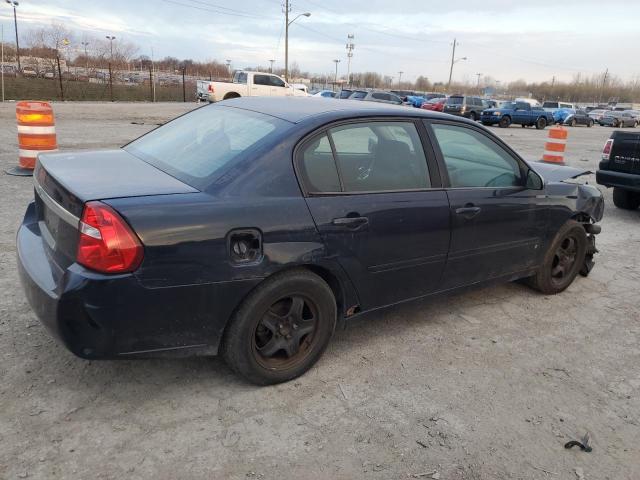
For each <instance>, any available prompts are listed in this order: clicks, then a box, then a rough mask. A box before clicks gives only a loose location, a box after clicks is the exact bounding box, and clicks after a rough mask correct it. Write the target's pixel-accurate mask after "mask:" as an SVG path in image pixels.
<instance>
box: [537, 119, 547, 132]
mask: <svg viewBox="0 0 640 480" xmlns="http://www.w3.org/2000/svg"><path fill="white" fill-rule="evenodd" d="M546 126H547V119H546V118H544V117H540V118H539V119H538V120H536V128H537V129H538V130H544V129H545V127H546Z"/></svg>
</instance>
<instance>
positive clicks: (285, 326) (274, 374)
mask: <svg viewBox="0 0 640 480" xmlns="http://www.w3.org/2000/svg"><path fill="white" fill-rule="evenodd" d="M335 323H336V302H335V298H334V295H333V292H332V290H331V288H330V287H329V286H328V285H327V283H326V282H325V281H324V280H322V278H320V277H319V276H317V275H315V274H314V273H312V272H310V271H308V270H305V269H296V270H290V271H287V272H283V273H281V274H277V275H274V276H273V277H271V278H269V279H268V280H266V281H265V282H264V283H262V284H261V285H260V286H258V287H257V288H256V289H255V290H254V291H253V292H252V293H251V294H249V296H248V297H247V298H246V299H245V300H244V302H243V303H242V305H241V306H240V308H239V309H238V311H237V312H236V314H235V315H234V316H233V318H232V319H231V320H230V322H229V325H228V326H227V329H226V330H225V334H224V337H223V341H222V347H221V349H222V356H223V358H224V359H225V361H226V362H227V364H228V365H229V366H230V367H231V369H232V370H234V371H235V372H236V373H238V374H240V375H241V376H243V377H244V378H246V379H247V380H249V381H250V382H252V383H255V384H258V385H269V384H274V383H280V382H286V381H288V380H291V379H293V378H296V377H298V376H300V375H302V374H303V373H304V372H306V371H307V370H308V369H309V368H311V366H312V365H313V364H314V363H315V362H316V361H317V360H318V359H319V358H320V356H321V355H322V353H323V352H324V350H325V349H326V347H327V345H328V343H329V340H330V339H331V335H332V334H333V331H334V328H335Z"/></svg>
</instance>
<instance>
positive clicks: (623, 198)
mask: <svg viewBox="0 0 640 480" xmlns="http://www.w3.org/2000/svg"><path fill="white" fill-rule="evenodd" d="M613 204H614V205H615V206H616V207H618V208H622V209H624V210H635V209H636V208H638V207H639V206H640V193H638V192H631V191H629V190H624V189H622V188H620V187H613Z"/></svg>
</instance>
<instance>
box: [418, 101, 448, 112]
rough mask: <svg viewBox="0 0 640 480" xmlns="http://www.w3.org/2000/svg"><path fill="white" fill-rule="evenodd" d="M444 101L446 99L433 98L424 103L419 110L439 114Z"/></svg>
mask: <svg viewBox="0 0 640 480" xmlns="http://www.w3.org/2000/svg"><path fill="white" fill-rule="evenodd" d="M446 101H447V99H446V98H433V99H431V100H429V101H428V102H424V103H423V104H422V107H421V108H423V109H425V110H431V111H434V112H441V111H442V109H443V107H444V102H446Z"/></svg>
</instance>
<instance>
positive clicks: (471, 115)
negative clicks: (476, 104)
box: [469, 112, 478, 122]
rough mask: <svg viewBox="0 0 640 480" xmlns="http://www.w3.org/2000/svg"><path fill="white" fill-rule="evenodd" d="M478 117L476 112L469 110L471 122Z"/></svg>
mask: <svg viewBox="0 0 640 480" xmlns="http://www.w3.org/2000/svg"><path fill="white" fill-rule="evenodd" d="M477 119H478V117H477V115H476V112H471V113H470V114H469V120H471V121H472V122H475V121H476V120H477Z"/></svg>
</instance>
